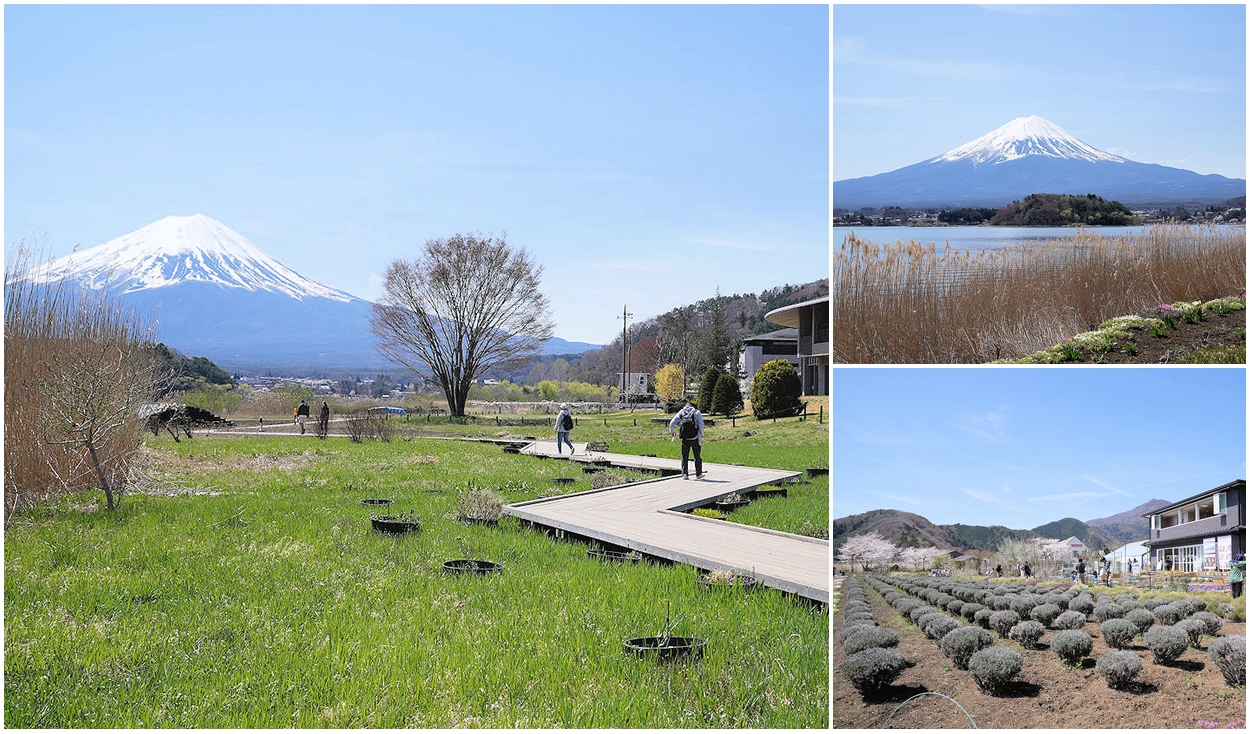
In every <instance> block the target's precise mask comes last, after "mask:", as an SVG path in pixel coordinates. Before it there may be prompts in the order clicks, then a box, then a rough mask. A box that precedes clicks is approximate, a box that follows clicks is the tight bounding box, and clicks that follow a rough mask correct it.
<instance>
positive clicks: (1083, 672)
mask: <svg viewBox="0 0 1250 734" xmlns="http://www.w3.org/2000/svg"><path fill="white" fill-rule="evenodd" d="M864 591H865V592H866V593H867V595H868V603H869V605H870V606H871V607H872V615H873V618H874V619H875V620H876V622H877V624H878V625H880V626H882V627H887V628H889V629H893V630H894V631H895V632H897V633H898V636H899V646H898V649H899V651H900V652H902V653H903V655H904V657H906V658H907V660H908V661H910V662H911V663H914V665H913V666H912V667H910V668H908V669H907V670H906V671H905V672H904V673H903V675H902V676H900V677H899V679H898V680H897V681H895V682H894V685H892V686H890V687H888V688H887V689H885V691H884V693H883V694H882V695H881V696H879V697H876V698H873V699H871V700H867V701H866V700H865V699H864V698H863V697H861V696H860V694H859V692H858V691H856V690H855V689H854V688H852V687H851V685H850V684H849V683H847V682H846V679H844V678H843V677H842V675H841V672H840V667H841V665H842V661H843V660H845V659H846V654H845V653H843V652H842V646H841V645H840V644H836V643H837V633H839V632H840V631H841V630H842V623H843V618H844V613H843V612H842V611H841V610H839V612H838V613H837V614H835V615H834V621H833V626H834V630H833V632H834V638H833V642H834V643H835V644H834V645H833V649H832V650H831V652H830V654H831V656H832V658H833V686H832V689H833V703H832V705H833V716H832V722H831V724H832V727H833V728H835V729H848V728H850V729H878V728H881V726H882V724H883V722H885V720H886V718H887V717H889V716H890V714H891V712H893V711H894V710H895V708H897V707H899V705H900V704H902V703H903V702H904V701H906V700H907V699H908V698H910V697H912V696H915V695H916V694H919V693H924V692H926V691H933V692H936V693H941V694H944V695H946V696H949V697H950V698H953V699H955V701H957V702H958V704H959V705H960V706H963V708H964V709H965V710H966V711H967V712H968V715H971V717H972V719H973V720H974V721H976V725H977V726H978V727H980V728H982V729H1028V728H1041V729H1158V728H1180V729H1185V728H1193V727H1194V726H1197V725H1198V724H1197V722H1198V721H1199V720H1202V721H1216V722H1219V724H1221V725H1223V724H1227V723H1229V722H1232V721H1234V720H1235V719H1237V718H1241V719H1243V721H1244V719H1245V717H1246V694H1245V691H1244V689H1239V688H1234V687H1230V686H1228V685H1227V684H1226V683H1225V682H1224V677H1223V676H1222V675H1221V674H1220V671H1219V668H1218V667H1216V666H1215V664H1214V663H1213V662H1211V659H1210V658H1208V657H1207V654H1206V649H1205V648H1206V644H1207V643H1208V642H1209V638H1203V648H1204V649H1203V650H1195V649H1193V648H1190V649H1189V650H1187V651H1185V654H1184V655H1182V656H1181V657H1180V659H1179V660H1177V661H1176V662H1175V663H1172V664H1171V665H1167V666H1163V665H1156V664H1155V663H1154V662H1153V661H1152V660H1151V656H1150V651H1149V650H1148V649H1146V648H1144V647H1142V646H1141V645H1140V644H1138V645H1135V646H1134V647H1133V648H1131V650H1132V652H1134V653H1136V654H1137V655H1138V656H1139V657H1141V658H1142V672H1141V673H1140V674H1139V675H1138V676H1137V681H1136V685H1135V686H1134V688H1133V690H1131V691H1117V690H1113V689H1111V688H1108V687H1107V684H1106V682H1105V681H1104V680H1103V678H1102V676H1100V675H1099V674H1098V673H1097V671H1095V670H1094V663H1095V661H1096V660H1097V659H1098V657H1099V656H1101V655H1102V654H1103V653H1104V652H1106V651H1107V650H1108V649H1110V648H1108V647H1107V645H1106V644H1105V643H1104V642H1103V641H1102V639H1101V637H1100V636H1099V634H1098V625H1097V624H1096V623H1093V622H1091V623H1088V624H1086V625H1085V627H1084V628H1083V630H1084V631H1085V632H1088V633H1089V634H1090V635H1091V636H1092V637H1093V638H1094V649H1093V652H1092V653H1091V654H1090V656H1089V657H1087V658H1086V659H1085V665H1084V667H1083V668H1082V669H1080V670H1073V669H1069V668H1064V667H1061V666H1060V664H1059V659H1058V658H1057V657H1056V656H1055V654H1054V653H1052V652H1050V648H1049V644H1048V643H1049V641H1050V638H1051V637H1052V636H1053V635H1054V634H1055V630H1047V632H1046V634H1045V635H1044V636H1043V637H1042V639H1041V642H1040V643H1039V645H1038V647H1039V649H1037V650H1026V649H1024V648H1021V647H1020V646H1019V645H1016V644H1015V643H1010V646H1011V647H1012V649H1014V650H1016V651H1017V652H1019V653H1020V654H1021V655H1022V656H1024V669H1023V670H1021V671H1020V674H1019V675H1018V676H1017V677H1016V682H1015V683H1014V685H1013V686H1012V687H1011V688H1010V690H1009V691H1008V693H1007V695H1005V696H1002V697H994V696H988V695H986V694H984V693H982V692H981V690H980V689H979V688H978V687H977V685H976V683H975V682H974V681H973V680H972V677H971V676H970V675H969V674H968V672H967V671H964V670H956V669H954V668H953V666H951V665H950V661H949V660H948V659H947V658H946V656H945V655H943V654H942V651H941V650H940V649H938V646H937V643H936V642H934V641H933V640H930V639H928V638H927V637H925V636H924V634H923V633H922V632H920V631H919V630H918V629H916V627H915V626H914V625H912V624H910V623H909V622H905V621H904V620H903V618H902V617H900V616H899V615H898V614H897V613H896V612H895V611H894V608H893V607H891V606H890V605H889V604H886V603H885V600H884V599H882V597H881V595H880V594H878V593H877V592H876V591H875V590H874V589H873V588H872V587H870V586H868V585H867V584H864ZM960 621H961V622H963V623H965V624H966V623H967V621H966V620H963V619H961V620H960ZM1245 633H1246V625H1245V623H1244V622H1239V623H1233V622H1225V623H1224V627H1223V629H1222V630H1221V634H1227V635H1245ZM991 634H993V633H991ZM995 637H996V638H997V635H995ZM1138 639H1139V640H1140V638H1138ZM997 644H1000V645H1007V644H1009V643H1008V641H1003V640H998V641H997ZM1242 726H1243V727H1244V723H1243V724H1242ZM889 728H891V729H917V728H923V729H959V728H963V729H971V728H972V724H971V723H969V721H968V717H967V716H965V715H964V713H963V712H962V711H960V710H959V707H958V706H956V705H955V703H952V702H951V701H948V700H946V699H944V698H941V697H939V696H922V697H920V698H917V699H915V700H912V701H908V702H907V703H906V704H905V705H903V706H902V708H901V709H900V710H899V711H898V712H897V713H896V714H894V717H893V718H892V719H891V720H890V722H889Z"/></svg>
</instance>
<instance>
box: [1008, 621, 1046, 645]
mask: <svg viewBox="0 0 1250 734" xmlns="http://www.w3.org/2000/svg"><path fill="white" fill-rule="evenodd" d="M1045 633H1046V627H1045V625H1043V624H1042V623H1041V622H1035V621H1033V620H1031V619H1030V620H1026V621H1024V622H1021V623H1020V624H1017V625H1016V626H1015V627H1012V628H1011V631H1010V632H1008V633H1007V636H1008V637H1010V638H1011V639H1013V640H1015V641H1016V642H1019V643H1020V644H1021V645H1024V646H1025V647H1037V641H1038V640H1040V639H1042V635H1043V634H1045Z"/></svg>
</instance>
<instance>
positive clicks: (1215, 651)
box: [1207, 635, 1246, 686]
mask: <svg viewBox="0 0 1250 734" xmlns="http://www.w3.org/2000/svg"><path fill="white" fill-rule="evenodd" d="M1207 656H1208V657H1210V658H1211V660H1213V661H1214V662H1215V664H1216V665H1217V666H1219V669H1220V672H1221V673H1223V674H1224V680H1225V681H1226V682H1227V683H1228V685H1230V686H1244V685H1245V684H1246V638H1245V637H1244V636H1241V635H1232V636H1228V637H1221V638H1219V639H1216V640H1212V641H1211V644H1210V646H1208V647H1207Z"/></svg>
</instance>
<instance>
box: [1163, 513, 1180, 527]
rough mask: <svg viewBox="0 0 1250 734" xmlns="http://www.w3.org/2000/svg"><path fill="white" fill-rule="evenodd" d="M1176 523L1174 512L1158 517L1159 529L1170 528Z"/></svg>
mask: <svg viewBox="0 0 1250 734" xmlns="http://www.w3.org/2000/svg"><path fill="white" fill-rule="evenodd" d="M1177 522H1178V521H1177V514H1176V513H1175V512H1169V513H1167V514H1165V515H1160V516H1159V527H1161V528H1170V527H1172V526H1174V525H1176V524H1177Z"/></svg>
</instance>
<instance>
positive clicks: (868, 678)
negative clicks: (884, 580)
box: [838, 576, 907, 694]
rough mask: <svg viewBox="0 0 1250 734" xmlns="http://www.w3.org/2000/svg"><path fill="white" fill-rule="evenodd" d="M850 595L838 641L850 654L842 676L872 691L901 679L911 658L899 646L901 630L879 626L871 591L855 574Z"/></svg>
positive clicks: (849, 586) (864, 690)
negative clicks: (870, 598) (870, 597)
mask: <svg viewBox="0 0 1250 734" xmlns="http://www.w3.org/2000/svg"><path fill="white" fill-rule="evenodd" d="M846 598H847V602H846V604H845V605H844V606H843V618H842V619H843V624H842V631H841V632H840V633H838V642H840V643H842V650H843V651H844V652H845V653H846V654H847V658H846V660H844V661H843V662H842V667H841V670H842V677H844V678H846V680H847V681H848V682H849V683H850V684H851V685H852V686H854V687H855V690H857V691H859V692H860V693H861V694H866V693H871V692H873V691H876V690H878V689H880V688H883V687H885V686H888V685H890V684H891V683H893V682H894V681H895V680H897V679H898V677H899V676H900V675H902V674H903V671H904V670H906V669H907V659H906V658H905V657H903V653H901V652H899V651H898V650H897V649H895V648H896V647H897V646H898V633H896V632H894V630H887V629H881V628H880V627H877V626H876V624H877V623H876V621H874V620H873V617H872V608H871V607H870V606H869V605H868V595H867V594H865V593H864V588H863V586H862V585H861V584H860V583H859V581H858V580H857V579H856V578H855V577H854V576H852V577H851V578H849V579H847V582H846Z"/></svg>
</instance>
